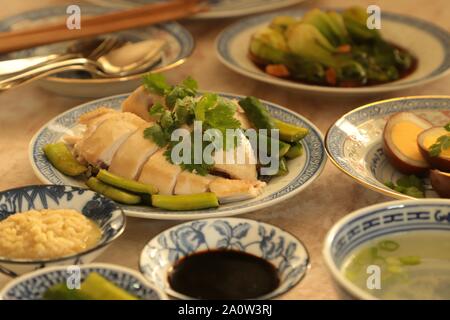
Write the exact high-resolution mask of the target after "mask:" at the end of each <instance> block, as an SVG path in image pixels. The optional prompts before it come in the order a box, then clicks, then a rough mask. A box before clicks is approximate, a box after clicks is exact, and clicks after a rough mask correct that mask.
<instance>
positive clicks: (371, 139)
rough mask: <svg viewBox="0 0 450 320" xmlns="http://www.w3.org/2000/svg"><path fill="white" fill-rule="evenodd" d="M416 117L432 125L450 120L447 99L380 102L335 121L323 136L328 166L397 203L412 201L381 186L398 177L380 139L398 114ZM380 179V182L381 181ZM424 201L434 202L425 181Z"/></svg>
mask: <svg viewBox="0 0 450 320" xmlns="http://www.w3.org/2000/svg"><path fill="white" fill-rule="evenodd" d="M402 111H412V112H417V113H419V115H420V116H422V117H424V118H426V119H427V120H429V121H430V122H431V123H433V124H434V125H442V126H443V125H445V124H446V123H448V121H449V120H450V96H444V95H429V96H410V97H399V98H392V99H386V100H380V101H376V102H372V103H369V104H366V105H363V106H361V107H359V108H356V109H354V110H352V111H350V112H348V113H347V114H345V115H343V116H342V117H341V118H340V119H338V120H337V121H336V122H335V123H334V124H333V125H332V126H331V127H330V128H329V129H328V132H327V134H326V136H325V147H326V151H327V154H328V156H329V158H330V160H331V162H332V163H333V164H334V165H335V166H336V167H337V168H339V169H340V170H341V171H342V172H344V173H345V174H346V175H348V176H350V177H351V178H353V179H355V180H356V181H357V182H358V183H360V184H362V185H363V186H365V187H367V188H369V189H372V190H374V191H377V192H379V193H382V194H384V195H387V196H390V197H393V198H396V199H415V198H413V197H410V196H407V195H404V194H402V193H399V192H396V191H394V190H392V189H390V188H388V187H387V186H385V185H384V182H386V181H396V179H397V178H399V177H400V176H401V174H400V173H399V172H398V171H397V170H395V169H394V168H393V167H392V166H391V165H390V164H389V162H388V161H387V159H386V157H385V156H384V153H383V150H382V147H381V144H382V143H381V137H382V131H383V128H384V125H385V123H386V121H387V118H388V117H389V116H390V115H392V114H394V113H397V112H402ZM381 179H383V180H382V181H380V180H381ZM425 187H426V189H427V191H426V194H425V195H426V197H427V198H436V197H437V195H436V194H435V193H434V191H431V187H430V186H429V183H428V181H427V180H425Z"/></svg>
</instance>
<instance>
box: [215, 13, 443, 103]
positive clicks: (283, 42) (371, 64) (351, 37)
mask: <svg viewBox="0 0 450 320" xmlns="http://www.w3.org/2000/svg"><path fill="white" fill-rule="evenodd" d="M366 20H367V14H366V11H365V9H364V8H359V7H352V8H347V9H344V10H337V11H335V10H330V11H328V10H319V9H313V10H310V11H305V10H289V11H281V12H277V13H273V14H267V15H262V16H257V17H253V18H248V19H245V20H241V21H239V22H237V23H235V24H233V25H231V26H230V27H228V28H227V29H225V30H224V31H223V32H222V33H221V34H220V35H219V36H218V38H217V41H216V53H217V55H218V57H219V59H220V61H221V62H222V63H224V64H225V65H226V66H227V67H229V68H230V69H232V70H234V71H236V72H238V73H240V74H243V75H245V76H247V77H250V78H253V79H256V80H259V81H263V82H267V83H270V84H275V85H279V86H282V87H286V88H292V89H296V90H302V91H308V92H312V93H320V94H324V93H325V94H332V95H337V94H345V95H357V94H371V93H372V94H373V93H381V92H390V91H395V90H400V89H406V88H410V87H415V86H420V85H423V84H425V83H428V82H431V81H434V80H436V79H439V78H441V77H443V76H444V75H446V74H448V72H449V70H450V58H449V57H450V35H449V33H448V32H447V31H445V30H443V29H441V28H440V27H438V26H436V25H433V24H432V23H430V22H426V21H423V20H419V19H417V18H413V17H408V16H404V15H399V14H394V13H389V12H385V11H383V12H382V15H381V25H382V28H381V29H380V30H375V29H372V30H369V29H367V27H366Z"/></svg>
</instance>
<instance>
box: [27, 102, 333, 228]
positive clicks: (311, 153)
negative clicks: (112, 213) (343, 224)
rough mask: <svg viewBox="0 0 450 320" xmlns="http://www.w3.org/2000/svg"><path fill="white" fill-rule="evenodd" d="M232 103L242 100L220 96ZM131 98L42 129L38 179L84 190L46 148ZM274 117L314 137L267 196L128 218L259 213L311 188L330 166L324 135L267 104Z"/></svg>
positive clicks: (34, 152) (134, 210)
mask: <svg viewBox="0 0 450 320" xmlns="http://www.w3.org/2000/svg"><path fill="white" fill-rule="evenodd" d="M220 95H222V96H223V97H226V98H229V99H239V98H242V96H238V95H233V94H220ZM127 97H128V94H125V95H117V96H112V97H108V98H103V99H99V100H95V101H92V102H88V103H85V104H82V105H80V106H78V107H75V108H73V109H71V110H69V111H67V112H65V113H63V114H61V115H59V116H57V117H56V118H54V119H53V120H51V121H49V122H48V123H47V124H46V125H44V127H42V128H41V129H40V130H39V131H38V132H37V133H36V135H35V136H34V137H33V139H32V140H31V142H30V146H29V151H28V152H29V153H28V156H29V159H30V162H31V165H32V167H33V170H34V172H35V174H36V175H37V177H38V178H39V179H40V180H41V181H42V182H44V183H52V184H69V185H76V186H81V187H84V186H85V185H84V183H83V182H82V181H79V180H76V179H73V178H71V177H68V176H65V175H64V174H62V173H60V172H59V171H58V170H56V169H55V168H54V167H53V166H52V165H51V164H50V162H49V161H48V160H47V158H46V157H45V155H44V153H43V151H42V148H43V147H44V146H45V145H46V144H48V143H52V142H55V141H58V140H60V139H61V138H62V137H63V136H64V135H65V134H67V133H69V132H71V130H73V129H74V128H75V127H76V125H77V121H78V118H79V117H80V115H82V114H84V113H86V112H88V111H91V110H94V109H97V108H99V107H102V106H106V107H109V108H114V109H117V110H120V105H121V103H122V101H124V100H125V99H126V98H127ZM263 103H264V104H265V105H266V106H267V107H268V109H269V111H270V113H271V114H272V115H273V116H274V117H275V118H278V119H280V120H283V121H285V122H288V123H292V124H296V125H299V126H302V127H305V128H308V129H309V131H310V133H309V134H308V135H307V136H306V138H305V139H304V140H302V144H303V147H304V150H305V152H304V154H303V155H302V156H301V157H298V158H296V159H293V160H290V161H289V174H287V175H286V176H283V177H276V178H273V179H272V180H271V181H270V182H269V183H268V185H267V186H266V188H265V190H264V193H263V194H262V195H260V196H259V197H256V198H254V199H251V200H246V201H240V202H234V203H229V204H224V205H221V206H220V207H219V208H214V209H205V210H194V211H182V212H174V211H167V210H162V209H158V208H152V207H145V206H126V205H124V206H122V207H123V208H124V210H125V212H126V214H127V215H129V216H133V217H139V218H149V219H175V220H185V219H186V220H187V219H200V218H208V217H219V216H220V217H223V216H231V215H237V214H242V213H246V212H250V211H256V210H258V209H261V208H265V207H268V206H270V205H274V204H276V203H278V202H280V201H283V200H285V199H287V198H289V197H292V196H293V195H295V194H297V193H298V192H300V191H302V190H304V189H305V188H307V187H308V186H309V185H310V184H311V183H312V182H313V181H314V180H315V179H316V178H317V177H318V176H319V175H320V173H321V172H322V170H323V167H324V165H325V162H326V154H325V147H324V142H323V138H322V134H321V132H320V131H319V129H317V128H316V126H314V125H313V124H312V123H311V122H310V121H309V120H307V119H306V118H304V117H302V116H300V115H299V114H297V113H295V112H293V111H291V110H289V109H286V108H284V107H281V106H279V105H276V104H273V103H270V102H267V101H263Z"/></svg>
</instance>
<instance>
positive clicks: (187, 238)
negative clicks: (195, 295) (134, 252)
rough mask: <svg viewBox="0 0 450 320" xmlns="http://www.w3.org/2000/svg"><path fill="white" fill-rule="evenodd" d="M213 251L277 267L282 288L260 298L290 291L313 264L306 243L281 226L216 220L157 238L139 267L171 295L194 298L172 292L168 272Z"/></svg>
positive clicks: (171, 230)
mask: <svg viewBox="0 0 450 320" xmlns="http://www.w3.org/2000/svg"><path fill="white" fill-rule="evenodd" d="M211 249H228V250H239V251H244V252H246V253H249V254H253V255H255V256H257V257H260V258H263V259H265V260H267V261H269V262H270V263H272V264H273V265H274V266H275V267H276V269H277V270H278V272H279V277H280V285H279V287H278V288H277V289H275V290H274V291H272V292H270V293H268V294H266V295H264V296H262V297H259V298H258V299H271V298H275V297H277V296H279V295H281V294H283V293H286V292H287V291H289V290H290V289H291V288H292V287H294V286H295V285H297V284H298V283H299V282H300V280H302V279H303V277H304V276H305V274H306V272H307V270H308V268H309V262H310V259H309V253H308V251H307V249H306V247H305V246H304V245H303V243H302V242H301V241H300V240H299V239H297V238H296V237H295V236H294V235H292V234H291V233H289V232H287V231H285V230H283V229H281V228H279V227H276V226H274V225H271V224H268V223H265V222H260V221H256V220H250V219H242V218H217V219H202V220H197V221H190V222H185V223H183V224H179V225H176V226H174V227H172V228H169V229H167V230H165V231H163V232H161V233H160V234H158V235H156V236H155V237H154V238H153V239H152V240H150V241H149V242H148V243H147V245H146V246H145V247H144V249H143V250H142V253H141V257H140V260H139V268H140V270H141V272H142V273H143V274H144V276H145V277H146V278H147V279H148V280H150V281H151V282H152V283H153V284H155V285H156V286H157V287H158V288H160V289H161V290H163V291H165V292H166V293H167V294H168V295H169V296H172V297H176V298H179V299H192V298H191V297H188V296H186V295H183V294H181V293H178V292H176V291H174V290H173V289H171V287H170V284H169V282H168V275H169V272H170V270H171V268H172V266H173V265H174V263H176V261H178V260H179V259H180V258H182V257H185V256H187V255H189V254H192V253H195V252H199V251H205V250H211Z"/></svg>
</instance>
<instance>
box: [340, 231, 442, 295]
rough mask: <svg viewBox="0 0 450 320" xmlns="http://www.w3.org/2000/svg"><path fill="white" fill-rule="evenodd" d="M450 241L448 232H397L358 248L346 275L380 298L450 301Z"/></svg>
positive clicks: (345, 264)
mask: <svg viewBox="0 0 450 320" xmlns="http://www.w3.org/2000/svg"><path fill="white" fill-rule="evenodd" d="M449 240H450V238H449V235H448V232H445V231H437V230H436V231H435V230H433V231H412V232H405V233H394V234H392V235H389V236H385V237H382V238H379V239H374V240H371V241H370V242H369V243H367V244H366V245H364V246H363V247H362V248H357V249H355V250H354V252H353V253H351V254H350V255H349V257H347V258H346V259H345V260H344V261H343V263H342V266H341V269H342V271H343V273H344V276H345V277H346V278H347V279H349V280H350V281H351V282H352V283H354V284H355V285H356V286H358V287H359V288H361V289H362V290H364V291H366V292H368V293H369V294H371V295H373V296H374V297H376V298H380V299H408V300H410V299H444V300H448V299H450V273H449V270H450V241H449Z"/></svg>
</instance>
